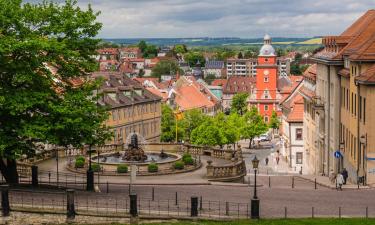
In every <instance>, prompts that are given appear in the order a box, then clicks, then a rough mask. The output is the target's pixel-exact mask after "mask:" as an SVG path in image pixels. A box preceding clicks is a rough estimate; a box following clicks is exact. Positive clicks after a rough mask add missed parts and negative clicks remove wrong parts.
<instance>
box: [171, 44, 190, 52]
mask: <svg viewBox="0 0 375 225" xmlns="http://www.w3.org/2000/svg"><path fill="white" fill-rule="evenodd" d="M186 52H188V49H187V47H186V45H175V46H174V47H173V53H174V54H185V53H186Z"/></svg>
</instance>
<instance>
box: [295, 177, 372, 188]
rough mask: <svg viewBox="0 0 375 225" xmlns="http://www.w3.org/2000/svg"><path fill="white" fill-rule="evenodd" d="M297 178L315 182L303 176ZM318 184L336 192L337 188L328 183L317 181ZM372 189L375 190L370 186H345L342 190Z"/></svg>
mask: <svg viewBox="0 0 375 225" xmlns="http://www.w3.org/2000/svg"><path fill="white" fill-rule="evenodd" d="M296 177H299V178H301V179H303V180H306V181H310V182H311V183H314V182H315V180H311V179H309V178H307V177H302V176H296ZM316 184H318V185H320V186H323V187H326V188H329V189H331V190H336V187H333V186H331V185H328V184H326V183H322V182H319V181H316ZM370 189H373V188H372V187H370V186H359V189H358V188H357V187H345V186H343V188H342V190H370Z"/></svg>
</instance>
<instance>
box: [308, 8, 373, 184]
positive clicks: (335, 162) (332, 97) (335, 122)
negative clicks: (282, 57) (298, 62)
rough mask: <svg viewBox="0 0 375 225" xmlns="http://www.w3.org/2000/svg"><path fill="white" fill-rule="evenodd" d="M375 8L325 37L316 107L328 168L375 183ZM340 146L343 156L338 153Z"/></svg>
mask: <svg viewBox="0 0 375 225" xmlns="http://www.w3.org/2000/svg"><path fill="white" fill-rule="evenodd" d="M374 33H375V10H369V11H368V12H367V13H365V14H364V15H363V16H362V17H360V18H359V19H358V20H357V21H356V22H355V23H353V24H352V25H351V26H350V27H349V28H348V29H346V30H345V31H344V32H343V33H342V34H341V35H339V36H328V37H324V38H323V45H324V49H323V50H322V51H321V52H319V53H317V54H316V55H315V56H314V60H315V61H316V62H317V65H318V69H317V90H316V95H317V96H316V101H315V108H316V109H317V110H318V113H321V114H322V116H320V117H319V119H318V121H319V124H318V130H319V138H321V139H322V141H321V143H320V144H323V146H322V147H323V148H322V150H323V151H324V156H323V168H324V170H323V171H324V173H325V174H327V172H328V171H340V170H341V169H342V168H346V169H347V170H348V172H349V180H351V181H353V182H357V181H358V179H359V178H361V181H365V183H366V182H367V183H368V184H374V183H375V174H374V172H375V162H374V161H373V160H374V159H375V157H374V156H375V150H374V146H375V142H374V138H375V137H374V134H373V133H374V128H375V127H374V124H375V121H374V118H373V116H372V114H370V113H367V112H371V109H374V108H375V102H374V101H372V100H369V99H371V98H374V93H375V92H374V88H375V87H374V84H375V83H374V81H375V79H374V71H375V68H374V65H375V36H374ZM334 151H340V153H341V156H342V157H339V158H334V157H333V152H334Z"/></svg>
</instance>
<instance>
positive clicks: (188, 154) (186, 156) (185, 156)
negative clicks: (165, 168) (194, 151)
mask: <svg viewBox="0 0 375 225" xmlns="http://www.w3.org/2000/svg"><path fill="white" fill-rule="evenodd" d="M187 158H193V157H192V156H191V154H190V153H185V154H183V155H182V161H184V162H185V159H187Z"/></svg>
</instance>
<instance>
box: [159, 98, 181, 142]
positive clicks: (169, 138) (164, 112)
mask: <svg viewBox="0 0 375 225" xmlns="http://www.w3.org/2000/svg"><path fill="white" fill-rule="evenodd" d="M177 128H178V129H177V135H178V137H177V138H178V140H179V141H181V140H182V139H183V137H184V129H183V126H182V124H181V121H179V122H178V124H177ZM160 140H161V141H162V142H173V141H175V140H176V118H175V115H174V112H173V110H172V109H171V108H170V107H169V106H168V105H166V104H163V105H162V108H161V138H160Z"/></svg>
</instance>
